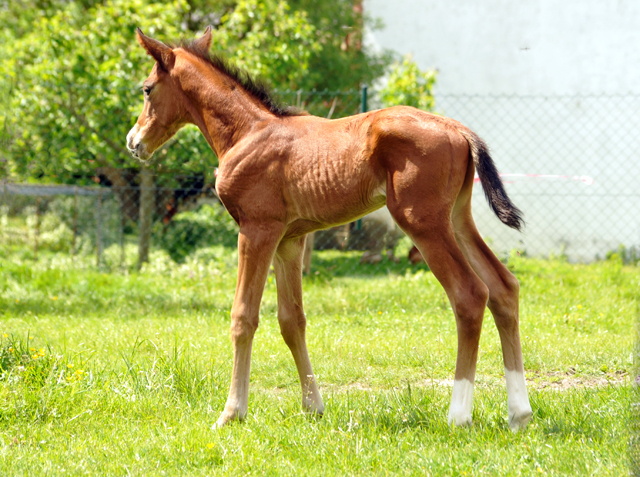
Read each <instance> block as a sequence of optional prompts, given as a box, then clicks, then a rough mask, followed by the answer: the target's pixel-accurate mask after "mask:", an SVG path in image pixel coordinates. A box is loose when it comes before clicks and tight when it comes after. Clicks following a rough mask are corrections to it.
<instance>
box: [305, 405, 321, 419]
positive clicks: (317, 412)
mask: <svg viewBox="0 0 640 477" xmlns="http://www.w3.org/2000/svg"><path fill="white" fill-rule="evenodd" d="M302 409H304V412H306V413H307V414H309V415H311V416H315V417H322V416H323V415H324V405H322V404H321V405H319V406H318V405H317V404H315V403H305V402H303V403H302Z"/></svg>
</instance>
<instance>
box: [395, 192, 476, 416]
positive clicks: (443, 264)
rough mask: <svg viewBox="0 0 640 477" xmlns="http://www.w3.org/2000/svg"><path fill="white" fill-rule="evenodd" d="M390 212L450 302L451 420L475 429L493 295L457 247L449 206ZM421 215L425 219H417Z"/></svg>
mask: <svg viewBox="0 0 640 477" xmlns="http://www.w3.org/2000/svg"><path fill="white" fill-rule="evenodd" d="M389 210H390V211H391V213H392V215H393V217H394V218H395V219H396V221H397V222H398V224H399V225H400V226H401V228H402V229H403V230H404V231H405V232H406V233H407V235H409V237H410V238H411V240H412V241H413V242H414V243H415V244H416V246H417V247H418V249H419V250H420V252H421V253H422V255H423V256H424V258H425V260H426V261H427V264H428V265H429V268H430V269H431V271H432V272H433V274H434V275H435V276H436V278H437V279H438V281H439V282H440V283H441V284H442V286H443V287H444V289H445V291H446V293H447V296H448V297H449V301H450V302H451V306H452V308H453V311H454V313H455V316H456V326H457V329H458V356H457V360H456V374H455V382H454V385H453V393H452V397H451V407H450V409H449V419H448V421H449V424H452V423H453V424H455V425H457V426H460V425H470V424H471V407H472V399H473V382H474V379H475V373H476V363H477V360H478V343H479V341H480V331H481V328H482V319H483V316H484V309H485V307H486V304H487V298H488V296H489V292H488V290H487V287H486V286H485V284H484V283H483V282H482V280H480V278H478V276H477V275H476V274H475V272H474V271H473V270H472V269H471V266H470V265H469V263H468V262H467V260H466V259H465V257H464V256H463V254H462V252H461V251H460V248H459V247H458V244H457V243H456V240H455V237H454V234H453V229H452V225H451V219H450V212H449V211H450V208H449V207H447V206H444V205H441V208H440V210H436V211H434V210H433V209H431V210H429V207H426V206H425V207H424V208H422V209H420V208H419V207H406V206H403V204H402V203H398V204H391V203H390V204H389ZM416 212H418V213H421V215H420V216H416Z"/></svg>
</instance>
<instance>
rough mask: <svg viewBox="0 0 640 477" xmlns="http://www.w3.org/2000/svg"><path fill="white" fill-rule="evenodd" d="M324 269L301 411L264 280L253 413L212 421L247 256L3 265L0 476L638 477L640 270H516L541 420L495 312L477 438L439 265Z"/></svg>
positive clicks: (479, 395)
mask: <svg viewBox="0 0 640 477" xmlns="http://www.w3.org/2000/svg"><path fill="white" fill-rule="evenodd" d="M358 257H359V254H358V253H346V254H344V253H337V252H331V251H325V252H320V253H317V254H316V255H315V256H314V270H316V273H314V274H313V275H312V276H311V277H308V278H305V299H306V312H307V317H308V321H309V326H308V331H307V335H308V342H309V350H310V354H311V359H312V363H313V364H314V368H315V370H316V372H317V374H318V381H319V383H320V386H321V390H322V391H323V394H324V399H325V404H326V414H325V416H324V417H323V418H321V419H317V418H313V417H309V416H306V415H304V414H303V413H302V412H301V410H300V387H299V383H298V381H297V373H296V370H295V366H294V363H293V360H292V358H291V356H290V354H289V351H288V349H287V348H286V346H285V344H284V342H283V341H282V339H281V337H280V333H279V329H278V324H277V319H276V316H275V313H276V294H275V283H274V282H275V280H274V279H273V276H270V277H269V281H268V283H267V287H266V290H265V297H264V300H263V305H262V315H261V324H260V328H259V330H258V333H257V336H256V340H255V343H254V349H253V364H252V375H251V376H252V378H251V386H252V387H251V393H250V403H249V417H248V419H247V421H246V422H244V423H242V424H233V425H231V426H228V427H226V428H224V429H221V430H212V429H211V425H212V424H213V423H214V422H215V420H216V419H217V417H218V414H219V413H220V412H221V410H222V408H223V406H224V402H225V400H226V396H227V391H228V384H229V379H230V372H231V343H230V340H229V333H228V327H229V310H230V307H231V303H232V298H233V292H234V287H235V257H234V255H233V253H232V252H228V251H224V250H222V249H212V250H211V251H210V253H209V254H208V255H207V258H208V261H206V260H204V259H202V260H200V261H197V262H196V261H187V262H186V263H184V264H181V265H176V264H174V263H173V262H171V261H170V260H168V259H166V257H163V256H160V255H158V256H155V257H154V258H153V260H152V262H151V264H149V266H147V267H146V268H145V269H144V270H143V271H142V272H140V273H115V272H114V273H111V272H110V273H106V272H100V271H98V270H96V269H95V268H93V267H92V266H89V265H88V264H87V266H83V264H82V261H81V260H79V259H75V260H71V259H70V258H68V257H64V256H60V255H58V256H55V255H53V256H46V255H45V254H43V255H42V256H41V257H40V259H39V261H38V262H37V263H35V264H34V263H33V261H30V260H27V259H24V260H21V259H16V258H15V257H12V256H9V255H8V252H2V251H0V290H2V293H1V294H0V338H1V341H0V353H1V356H0V360H1V361H0V363H1V365H2V368H3V371H2V375H1V377H0V455H1V457H2V458H1V459H0V475H61V474H65V475H85V474H86V475H212V474H219V475H227V474H230V475H246V474H254V475H365V474H374V475H390V474H415V475H443V476H448V475H626V474H628V470H627V468H628V458H627V448H628V440H629V427H630V426H629V415H630V414H629V401H630V399H631V397H632V394H633V393H634V392H635V391H634V389H633V387H632V384H631V383H632V378H631V377H630V376H631V375H632V374H633V373H632V371H633V356H632V347H633V344H634V326H635V324H636V322H637V319H638V301H639V300H638V294H639V293H640V292H639V290H640V267H630V266H624V265H622V263H621V262H619V261H617V260H615V259H614V260H609V261H606V262H600V263H595V264H592V265H572V264H568V263H566V262H563V261H560V260H557V261H553V260H552V261H543V260H534V259H525V258H519V257H513V258H512V259H510V261H509V266H510V267H511V268H512V270H513V271H514V272H515V273H516V275H517V276H518V278H519V280H520V282H521V286H522V287H521V288H522V293H521V321H522V341H523V347H524V356H525V367H526V370H527V378H528V383H529V389H530V395H531V400H532V406H533V409H534V417H533V419H532V422H531V424H530V425H529V427H528V428H527V430H526V431H525V432H523V433H519V434H513V433H511V432H510V431H509V428H508V425H507V420H506V413H507V409H506V389H505V385H504V377H503V368H502V358H501V351H500V345H499V340H498V334H497V331H496V329H495V325H494V324H493V321H492V319H491V316H490V315H489V314H488V313H487V315H486V316H485V318H486V319H485V324H484V329H483V336H482V340H481V343H480V357H479V363H478V375H477V386H476V392H475V400H474V426H473V427H472V428H470V429H466V428H462V429H461V428H457V429H456V428H449V427H448V426H447V424H446V417H447V411H448V405H449V398H450V393H451V387H450V386H451V383H452V378H453V371H454V364H455V349H456V336H455V322H454V319H453V315H452V312H451V309H450V306H449V303H448V302H447V300H446V298H445V295H444V292H443V290H442V288H441V287H440V285H439V284H438V283H437V281H436V280H435V279H434V277H433V276H432V275H431V273H430V272H429V271H428V270H427V269H426V268H425V267H424V266H422V267H418V268H411V267H409V265H408V264H407V263H406V262H402V263H400V264H391V263H388V262H384V263H382V264H381V265H377V266H373V265H371V266H357V265H356V264H357V261H358Z"/></svg>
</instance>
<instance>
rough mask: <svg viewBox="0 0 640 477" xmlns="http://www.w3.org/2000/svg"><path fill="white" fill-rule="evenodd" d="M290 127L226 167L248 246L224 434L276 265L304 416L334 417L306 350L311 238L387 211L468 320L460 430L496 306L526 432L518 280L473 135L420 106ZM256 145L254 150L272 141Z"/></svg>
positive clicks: (462, 321) (514, 415) (457, 415)
mask: <svg viewBox="0 0 640 477" xmlns="http://www.w3.org/2000/svg"><path fill="white" fill-rule="evenodd" d="M278 121H280V122H279V123H274V124H273V125H272V126H271V127H269V126H267V127H266V128H264V129H263V130H261V132H260V133H259V134H260V135H263V136H264V137H269V138H270V141H269V144H272V145H271V146H265V147H261V148H257V147H253V146H248V147H246V148H240V149H238V151H239V154H238V155H237V157H236V158H235V159H234V155H233V154H231V156H230V157H229V159H228V160H225V163H224V164H223V165H222V166H221V169H220V171H221V172H220V175H219V183H218V184H219V186H218V190H219V193H220V196H221V198H222V200H223V202H224V203H225V205H226V206H227V207H228V208H229V210H230V212H231V213H232V214H233V215H234V217H235V218H236V220H238V222H239V223H240V236H239V270H238V287H237V290H236V298H235V301H234V306H233V310H232V340H233V343H234V368H233V374H232V382H231V389H230V393H229V399H228V401H227V405H226V406H225V410H224V412H223V414H222V416H221V417H220V419H219V420H218V425H223V424H225V423H226V422H228V421H229V420H231V419H234V418H243V417H244V416H245V415H246V412H247V406H248V386H249V369H250V354H251V342H252V339H253V335H254V333H255V330H256V328H257V325H258V310H259V305H260V300H261V297H262V290H263V287H264V283H265V280H266V277H267V273H268V269H269V266H270V264H271V263H272V260H273V264H274V268H275V273H276V281H277V290H278V321H279V323H280V328H281V332H282V335H283V337H284V340H285V342H286V343H287V345H288V346H289V348H290V350H291V352H292V354H293V357H294V360H295V363H296V366H297V369H298V373H299V376H300V381H301V384H302V394H303V396H302V399H303V406H304V408H305V409H307V410H308V411H310V412H315V413H322V412H323V410H324V406H323V402H322V398H321V396H320V393H319V391H318V386H317V384H316V380H315V377H314V374H313V370H312V367H311V363H310V360H309V356H308V352H307V346H306V342H305V327H306V318H305V315H304V311H303V306H302V282H301V277H302V273H301V267H302V255H303V248H304V234H306V233H308V232H311V231H313V230H316V229H320V228H325V227H329V226H332V225H337V224H340V223H345V222H348V221H350V220H353V219H355V218H357V217H360V216H362V215H364V214H366V213H368V212H370V211H372V210H374V209H376V208H379V207H381V206H382V205H384V203H385V201H386V204H387V206H388V208H389V210H390V212H391V214H392V215H393V217H394V219H395V220H396V222H397V223H398V224H399V225H400V227H401V228H402V229H403V230H404V231H405V232H406V233H407V234H408V235H409V237H410V238H411V239H412V240H413V242H414V243H415V244H416V245H417V246H418V248H419V249H420V251H421V252H422V254H423V256H424V257H425V259H426V261H427V263H428V265H429V267H430V269H431V270H432V271H433V273H434V275H435V276H436V278H437V279H438V280H439V281H440V283H441V284H442V285H443V287H444V289H445V291H446V293H447V296H448V298H449V300H450V302H451V305H452V308H453V311H454V313H455V316H456V323H457V330H458V354H457V363H456V374H455V381H454V387H453V395H452V402H451V407H450V411H449V422H450V423H454V424H455V425H467V424H470V423H471V404H472V394H473V382H474V377H475V370H476V362H477V354H478V343H479V339H480V330H481V326H482V319H483V314H484V308H485V306H486V305H487V303H488V305H489V308H490V310H491V311H492V313H493V315H494V318H495V321H496V325H497V327H498V330H499V334H500V338H501V342H502V348H503V355H504V362H505V372H506V378H507V391H508V408H509V423H510V426H511V427H512V428H513V429H519V428H520V427H522V426H524V425H525V424H526V422H527V421H528V420H529V418H530V416H531V408H530V405H529V401H528V397H527V391H526V384H525V380H524V368H523V362H522V353H521V347H520V341H519V330H518V282H517V280H516V279H515V277H514V276H513V275H512V274H511V273H510V272H509V271H508V269H507V268H506V267H505V266H504V265H503V264H502V263H501V262H500V261H499V260H498V259H497V258H496V257H495V255H494V254H493V253H492V252H491V250H490V249H489V248H488V247H487V245H486V244H485V243H484V241H483V240H482V238H481V237H480V235H479V233H478V232H477V230H476V228H475V224H474V222H473V219H472V216H471V191H472V187H473V176H474V170H475V169H474V158H473V157H472V154H471V153H470V146H469V142H468V136H467V135H471V134H472V133H470V132H469V131H468V130H466V128H464V127H463V126H461V125H460V124H459V123H456V122H455V121H452V120H449V119H446V118H441V117H438V116H434V115H430V114H427V113H423V112H421V111H418V110H415V109H413V108H391V109H388V110H382V111H377V112H371V113H368V114H365V115H358V116H355V117H351V118H346V119H342V120H337V121H327V120H323V119H320V118H314V117H311V116H303V117H291V118H284V119H279V120H278ZM271 128H273V129H271ZM256 139H257V138H253V139H252V140H251V141H250V143H251V144H265V143H266V142H265V141H260V140H256ZM272 148H276V149H277V150H273V149H272ZM274 158H275V159H274ZM248 178H255V179H256V180H247V179H248ZM256 200H259V201H260V206H258V207H256V206H255V202H256Z"/></svg>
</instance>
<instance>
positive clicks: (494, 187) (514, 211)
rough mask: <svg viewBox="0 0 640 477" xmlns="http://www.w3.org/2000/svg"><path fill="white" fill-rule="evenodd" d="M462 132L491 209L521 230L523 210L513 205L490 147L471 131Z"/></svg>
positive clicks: (503, 221)
mask: <svg viewBox="0 0 640 477" xmlns="http://www.w3.org/2000/svg"><path fill="white" fill-rule="evenodd" d="M460 132H461V133H462V135H463V136H464V137H465V138H466V140H467V141H468V142H469V149H470V150H471V157H472V158H473V162H474V164H475V166H476V171H477V172H478V177H480V183H481V184H482V189H483V190H484V195H485V197H486V198H487V201H488V202H489V206H490V207H491V210H493V212H494V213H495V214H496V215H497V216H498V218H499V219H500V221H501V222H502V223H503V224H505V225H508V226H509V227H511V228H513V229H516V230H521V229H522V227H523V225H524V219H523V218H522V212H521V211H520V209H518V208H517V207H516V206H515V205H513V202H511V199H509V196H508V195H507V191H506V190H504V185H503V184H502V180H501V179H500V176H499V175H498V169H496V166H495V164H494V163H493V159H491V156H490V155H489V148H488V147H487V145H486V144H485V143H484V141H483V140H482V139H480V138H479V137H478V136H477V135H476V134H474V133H472V132H471V131H460Z"/></svg>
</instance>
